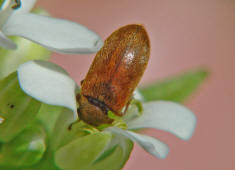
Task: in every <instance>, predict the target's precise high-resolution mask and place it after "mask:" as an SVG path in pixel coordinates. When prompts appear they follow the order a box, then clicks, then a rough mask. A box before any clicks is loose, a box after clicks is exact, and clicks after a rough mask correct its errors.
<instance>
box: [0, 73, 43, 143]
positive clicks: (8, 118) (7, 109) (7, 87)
mask: <svg viewBox="0 0 235 170" xmlns="http://www.w3.org/2000/svg"><path fill="white" fill-rule="evenodd" d="M0 89H1V90H0V116H1V117H2V118H3V119H4V121H3V122H2V123H1V124H0V141H2V142H8V141H10V140H11V139H13V138H14V137H15V136H16V135H17V134H18V133H20V132H22V131H23V129H25V128H26V127H27V126H28V125H29V124H30V123H31V122H33V120H35V117H36V115H37V113H38V111H39V109H40V106H41V103H40V102H38V101H36V100H35V99H33V98H31V97H30V96H28V95H26V94H25V93H24V92H23V91H22V90H21V88H20V86H19V84H18V80H17V74H16V73H12V74H10V75H9V76H8V77H6V78H5V79H3V80H1V81H0Z"/></svg>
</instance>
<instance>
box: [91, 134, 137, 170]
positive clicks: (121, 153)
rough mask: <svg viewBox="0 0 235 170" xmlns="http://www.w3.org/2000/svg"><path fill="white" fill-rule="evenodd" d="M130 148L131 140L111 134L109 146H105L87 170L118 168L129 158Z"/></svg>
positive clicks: (113, 169)
mask: <svg viewBox="0 0 235 170" xmlns="http://www.w3.org/2000/svg"><path fill="white" fill-rule="evenodd" d="M132 149H133V142H132V141H130V140H129V139H127V138H125V137H123V136H120V135H115V134H113V138H112V141H111V142H110V145H109V147H107V148H106V150H105V151H104V153H103V154H102V155H101V156H100V157H99V158H98V159H97V160H96V161H95V162H94V164H93V165H92V166H91V167H90V169H89V170H101V169H108V170H120V169H122V168H123V166H124V165H125V163H126V161H127V160H128V159H129V157H130V153H131V151H132Z"/></svg>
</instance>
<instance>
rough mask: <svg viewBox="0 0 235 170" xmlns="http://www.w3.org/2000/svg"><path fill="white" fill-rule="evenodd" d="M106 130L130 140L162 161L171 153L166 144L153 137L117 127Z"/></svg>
mask: <svg viewBox="0 0 235 170" xmlns="http://www.w3.org/2000/svg"><path fill="white" fill-rule="evenodd" d="M106 130H107V131H111V132H113V133H116V134H120V135H123V136H125V137H127V138H129V139H130V140H132V141H133V142H136V143H137V144H139V145H140V146H141V147H142V148H143V149H144V150H145V151H147V152H149V153H150V154H152V155H153V156H156V157H158V158H160V159H164V158H166V156H167V154H168V152H169V148H168V146H167V145H166V144H164V143H163V142H161V141H159V140H157V139H155V138H153V137H150V136H145V135H141V134H137V133H134V132H131V131H127V130H122V129H120V128H117V127H111V128H108V129H106Z"/></svg>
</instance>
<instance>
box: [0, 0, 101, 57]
mask: <svg viewBox="0 0 235 170" xmlns="http://www.w3.org/2000/svg"><path fill="white" fill-rule="evenodd" d="M17 1H18V2H19V3H20V2H21V4H19V8H16V9H15V8H14V6H15V5H16V2H15V1H14V0H3V3H2V4H1V1H0V47H4V48H7V49H15V48H17V47H16V44H15V43H14V42H13V41H11V40H10V39H9V38H8V37H7V36H9V35H15V36H21V37H23V38H26V39H28V40H31V41H34V42H36V43H38V44H40V45H42V46H44V47H46V48H48V49H50V50H52V51H56V52H60V53H93V52H96V51H98V50H99V49H100V48H101V46H102V45H103V41H102V40H101V39H100V37H99V36H98V35H97V34H95V33H94V32H92V31H90V30H89V29H87V28H86V27H84V26H83V25H80V24H78V23H75V22H71V21H68V20H64V19H57V18H52V17H48V16H41V15H36V14H32V13H29V11H30V10H31V9H32V7H33V6H34V4H35V2H36V0H21V1H20V0H17Z"/></svg>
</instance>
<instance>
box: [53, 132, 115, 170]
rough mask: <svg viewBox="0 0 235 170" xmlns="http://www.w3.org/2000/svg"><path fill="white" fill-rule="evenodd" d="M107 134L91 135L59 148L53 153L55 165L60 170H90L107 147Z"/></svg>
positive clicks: (108, 140) (109, 139)
mask: <svg viewBox="0 0 235 170" xmlns="http://www.w3.org/2000/svg"><path fill="white" fill-rule="evenodd" d="M111 139H112V135H111V134H110V133H108V132H99V133H93V134H90V135H87V136H84V137H81V138H77V139H76V140H74V141H73V142H71V143H69V144H67V145H65V146H63V147H61V148H60V149H59V150H57V151H56V152H55V163H56V165H57V166H58V167H59V168H61V169H69V170H77V169H82V170H90V166H91V165H92V164H93V163H94V161H95V160H96V159H97V158H98V157H99V156H100V155H101V154H102V153H103V152H104V150H105V148H106V147H107V146H108V145H109V143H110V141H111Z"/></svg>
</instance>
